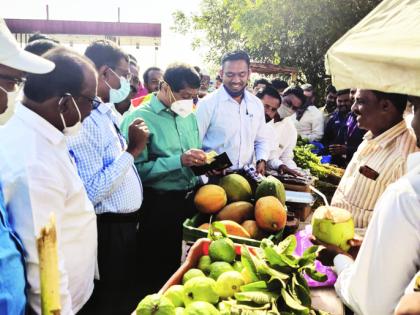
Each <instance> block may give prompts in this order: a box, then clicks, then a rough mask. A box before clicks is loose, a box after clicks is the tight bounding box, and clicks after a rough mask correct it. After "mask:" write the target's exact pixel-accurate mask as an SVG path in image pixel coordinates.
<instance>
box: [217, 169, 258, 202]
mask: <svg viewBox="0 0 420 315" xmlns="http://www.w3.org/2000/svg"><path fill="white" fill-rule="evenodd" d="M219 186H221V187H223V189H224V190H225V191H226V195H227V198H228V201H229V202H235V201H249V200H251V197H252V190H251V186H250V185H249V183H248V181H247V180H246V179H245V178H244V177H242V176H241V175H238V174H230V175H227V176H224V177H222V178H221V179H220V181H219Z"/></svg>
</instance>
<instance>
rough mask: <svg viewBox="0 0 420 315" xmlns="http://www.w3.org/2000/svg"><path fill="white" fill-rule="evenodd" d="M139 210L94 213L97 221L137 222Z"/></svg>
mask: <svg viewBox="0 0 420 315" xmlns="http://www.w3.org/2000/svg"><path fill="white" fill-rule="evenodd" d="M139 216H140V210H137V211H134V212H130V213H111V212H106V213H101V214H97V215H96V219H97V220H98V222H115V223H132V222H138V220H139Z"/></svg>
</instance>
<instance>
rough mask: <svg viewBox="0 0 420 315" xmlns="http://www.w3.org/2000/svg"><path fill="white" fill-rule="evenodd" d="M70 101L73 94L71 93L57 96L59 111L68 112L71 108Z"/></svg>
mask: <svg viewBox="0 0 420 315" xmlns="http://www.w3.org/2000/svg"><path fill="white" fill-rule="evenodd" d="M69 101H71V96H69V95H64V96H62V97H57V98H56V101H55V102H57V103H58V112H59V113H62V114H65V113H66V112H68V111H69V108H70V103H69Z"/></svg>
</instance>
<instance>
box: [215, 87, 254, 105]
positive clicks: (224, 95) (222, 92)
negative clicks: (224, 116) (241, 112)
mask: <svg viewBox="0 0 420 315" xmlns="http://www.w3.org/2000/svg"><path fill="white" fill-rule="evenodd" d="M218 91H219V93H220V99H221V100H222V101H228V100H229V101H232V102H235V104H238V102H237V101H235V100H234V99H233V97H232V96H230V95H229V94H228V92H226V90H225V88H224V87H223V86H221V87H220V88H218ZM248 94H249V92H248V91H247V89H246V88H245V91H244V96H243V97H242V100H241V103H242V102H243V101H244V102H246V101H247V99H248V98H249V95H248Z"/></svg>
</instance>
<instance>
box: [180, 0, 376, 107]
mask: <svg viewBox="0 0 420 315" xmlns="http://www.w3.org/2000/svg"><path fill="white" fill-rule="evenodd" d="M380 2H381V0H348V1H343V0H299V1H296V0H202V2H201V7H200V12H199V13H198V14H191V15H186V14H185V13H183V12H179V11H177V12H175V13H174V14H173V17H174V22H175V23H174V27H173V29H174V30H176V31H178V32H180V33H183V34H186V33H188V32H198V36H197V38H196V40H195V41H194V46H195V47H198V46H200V45H201V44H203V43H205V44H207V45H208V46H209V48H210V49H209V51H208V53H207V60H208V61H211V62H214V63H216V64H217V63H219V62H220V57H221V56H222V55H223V54H224V53H225V52H227V51H230V50H233V49H238V48H241V49H245V50H247V51H248V52H249V54H250V55H251V58H252V60H253V61H258V62H270V63H274V64H281V65H285V66H294V67H298V68H299V70H300V71H301V75H300V78H301V80H305V81H307V82H310V83H312V84H313V85H314V86H315V87H318V88H319V90H318V91H319V93H323V89H324V87H325V68H324V55H325V53H326V51H327V50H328V48H329V47H330V46H331V45H332V44H333V43H334V42H335V41H336V40H337V39H339V38H340V37H341V36H342V35H344V34H345V33H346V32H347V31H348V30H349V29H350V28H352V27H353V26H354V25H355V24H357V22H359V21H360V20H361V19H362V18H363V17H364V16H366V14H367V13H369V12H370V11H371V10H372V9H373V8H374V7H375V6H376V5H378V4H379V3H380ZM322 101H323V100H322Z"/></svg>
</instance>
